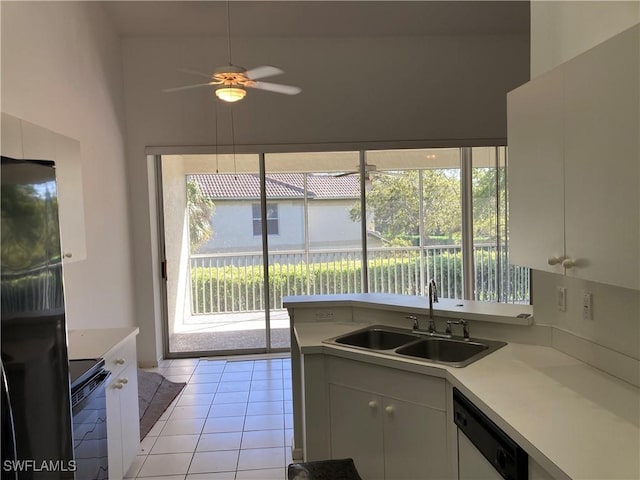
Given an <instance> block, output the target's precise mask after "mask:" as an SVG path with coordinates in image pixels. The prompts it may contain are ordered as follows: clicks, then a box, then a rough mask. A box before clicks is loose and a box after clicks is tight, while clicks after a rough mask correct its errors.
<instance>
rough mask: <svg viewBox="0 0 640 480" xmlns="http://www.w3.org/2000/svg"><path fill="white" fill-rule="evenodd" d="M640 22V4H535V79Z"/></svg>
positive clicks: (632, 2)
mask: <svg viewBox="0 0 640 480" xmlns="http://www.w3.org/2000/svg"><path fill="white" fill-rule="evenodd" d="M638 22H640V2H638V1H622V2H619V1H609V0H605V1H538V0H533V1H532V2H531V78H534V77H537V76H539V75H541V74H543V73H544V72H547V71H549V70H551V69H552V68H554V67H556V66H558V65H560V64H561V63H564V62H566V61H567V60H569V59H570V58H573V57H575V56H576V55H579V54H581V53H583V52H585V51H587V50H588V49H590V48H591V47H594V46H596V45H597V44H599V43H601V42H603V41H605V40H607V39H608V38H611V37H613V36H614V35H616V34H618V33H620V32H622V31H624V30H626V29H627V28H629V27H632V26H633V25H635V24H637V23H638Z"/></svg>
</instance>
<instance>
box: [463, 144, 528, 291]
mask: <svg viewBox="0 0 640 480" xmlns="http://www.w3.org/2000/svg"><path fill="white" fill-rule="evenodd" d="M506 182H507V164H506V148H505V147H478V148H474V149H473V181H472V183H473V245H474V267H475V288H474V298H475V299H476V300H482V301H498V302H509V303H520V302H524V303H529V289H530V285H529V270H528V269H527V268H524V267H519V266H512V265H510V262H509V251H508V245H509V244H508V211H509V209H508V201H507V200H508V199H507V184H506Z"/></svg>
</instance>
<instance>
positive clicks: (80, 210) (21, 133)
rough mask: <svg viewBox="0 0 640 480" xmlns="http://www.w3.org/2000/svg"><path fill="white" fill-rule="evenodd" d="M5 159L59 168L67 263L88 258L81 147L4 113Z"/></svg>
mask: <svg viewBox="0 0 640 480" xmlns="http://www.w3.org/2000/svg"><path fill="white" fill-rule="evenodd" d="M0 143H1V145H2V155H4V156H7V157H11V158H14V159H18V160H51V161H53V162H55V165H56V180H57V185H58V211H59V220H60V241H61V244H62V253H63V260H64V262H65V263H70V262H75V261H79V260H84V259H86V257H87V251H86V234H85V221H84V197H83V188H82V159H81V154H80V143H79V142H78V141H77V140H74V139H72V138H69V137H65V136H63V135H60V134H58V133H55V132H52V131H50V130H48V129H46V128H43V127H40V126H38V125H34V124H33V123H29V122H26V121H24V120H21V119H19V118H16V117H13V116H11V115H8V114H6V113H2V138H1V142H0Z"/></svg>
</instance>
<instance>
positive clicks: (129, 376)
mask: <svg viewBox="0 0 640 480" xmlns="http://www.w3.org/2000/svg"><path fill="white" fill-rule="evenodd" d="M119 380H120V382H123V387H122V389H120V421H121V435H122V437H121V438H122V470H123V472H124V473H126V472H127V470H129V467H130V466H131V463H132V462H133V459H134V458H135V456H136V455H137V454H138V451H139V450H140V416H139V407H138V369H137V367H136V365H135V364H131V365H129V366H128V367H127V368H126V369H125V371H124V372H123V373H122V375H121V376H120V377H119ZM124 382H126V383H124Z"/></svg>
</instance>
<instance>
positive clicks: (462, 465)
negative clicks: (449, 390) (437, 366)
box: [453, 388, 529, 480]
mask: <svg viewBox="0 0 640 480" xmlns="http://www.w3.org/2000/svg"><path fill="white" fill-rule="evenodd" d="M453 420H454V422H455V423H456V425H457V426H458V478H459V479H460V480H471V479H483V480H488V479H489V478H495V479H506V480H528V477H529V467H528V460H529V457H528V455H527V453H526V452H525V451H524V450H523V449H522V448H521V447H520V446H519V445H518V444H517V443H515V442H514V441H513V440H512V439H511V437H509V436H508V435H507V434H506V433H504V432H503V431H502V429H500V427H498V426H497V425H496V424H495V423H493V422H492V421H491V419H490V418H489V417H487V416H486V415H485V414H484V413H482V412H481V411H480V409H478V407H476V406H475V405H474V404H473V403H471V402H470V401H469V399H468V398H467V397H465V396H464V395H463V394H462V393H460V391H459V390H458V389H457V388H454V389H453Z"/></svg>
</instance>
